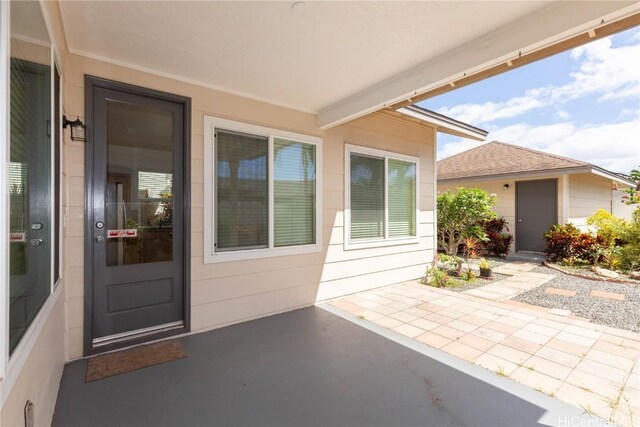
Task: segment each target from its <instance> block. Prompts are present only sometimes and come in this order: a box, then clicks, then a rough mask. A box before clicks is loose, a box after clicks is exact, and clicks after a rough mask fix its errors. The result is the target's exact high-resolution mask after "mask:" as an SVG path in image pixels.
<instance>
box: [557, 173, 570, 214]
mask: <svg viewBox="0 0 640 427" xmlns="http://www.w3.org/2000/svg"><path fill="white" fill-rule="evenodd" d="M560 197H561V199H560V200H559V202H560V206H561V212H562V214H561V215H560V218H559V222H560V224H563V225H564V224H566V223H567V222H569V175H566V174H565V175H562V176H561V177H560Z"/></svg>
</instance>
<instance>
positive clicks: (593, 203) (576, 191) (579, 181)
mask: <svg viewBox="0 0 640 427" xmlns="http://www.w3.org/2000/svg"><path fill="white" fill-rule="evenodd" d="M611 194H612V190H611V181H610V180H608V179H605V178H602V177H599V176H596V175H591V174H577V175H570V176H569V219H568V220H569V222H571V223H572V224H573V225H575V226H576V227H578V228H580V229H582V230H585V231H586V230H587V228H588V227H587V218H588V217H590V216H591V215H593V214H594V213H595V212H596V211H597V210H598V209H604V210H606V211H607V212H611Z"/></svg>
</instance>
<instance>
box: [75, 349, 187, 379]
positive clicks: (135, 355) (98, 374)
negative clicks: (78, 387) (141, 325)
mask: <svg viewBox="0 0 640 427" xmlns="http://www.w3.org/2000/svg"><path fill="white" fill-rule="evenodd" d="M184 357H187V353H186V352H185V351H184V348H182V344H180V343H179V342H177V341H168V342H159V343H155V344H149V345H145V346H142V347H135V348H131V349H129V350H124V351H118V352H116V353H109V354H103V355H101V356H96V357H92V358H91V359H89V362H88V363H87V373H86V375H85V379H84V381H85V382H86V383H89V382H92V381H98V380H101V379H104V378H109V377H113V376H115V375H120V374H126V373H127V372H132V371H137V370H138V369H143V368H148V367H149V366H154V365H159V364H161V363H166V362H171V361H173V360H178V359H182V358H184Z"/></svg>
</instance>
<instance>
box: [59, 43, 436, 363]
mask: <svg viewBox="0 0 640 427" xmlns="http://www.w3.org/2000/svg"><path fill="white" fill-rule="evenodd" d="M69 70H70V72H69V73H67V75H66V76H65V77H66V81H65V84H64V96H65V113H66V114H67V115H70V116H80V117H81V118H83V117H84V87H83V85H84V75H85V74H89V75H95V76H98V77H103V78H107V79H113V80H117V81H121V82H124V83H129V84H134V85H140V86H144V87H149V88H151V89H158V90H162V91H166V92H170V93H175V94H179V95H183V96H189V97H191V99H192V124H191V125H192V126H191V131H192V134H191V180H192V184H191V213H190V217H191V228H192V230H191V263H190V264H191V280H192V282H191V300H192V305H191V321H192V322H191V323H192V330H193V331H195V332H197V331H203V330H207V329H212V328H215V327H220V326H224V325H228V324H232V323H237V322H241V321H244V320H249V319H253V318H257V317H260V316H265V315H269V314H274V313H279V312H283V311H287V310H292V309H294V308H298V307H304V306H309V305H312V304H314V303H315V302H316V301H317V299H318V298H319V297H318V295H320V294H322V295H324V296H323V297H322V298H325V297H326V295H331V296H334V297H335V296H338V295H344V294H348V293H351V292H356V291H358V290H363V289H369V288H374V287H379V286H384V285H387V284H391V283H396V282H401V281H404V280H408V279H415V278H417V277H419V276H421V275H422V274H423V273H424V269H425V267H426V265H427V263H428V262H429V261H430V260H431V259H432V258H433V246H434V245H433V220H434V215H433V209H434V201H433V197H434V176H433V171H434V159H433V151H434V140H435V133H434V131H433V130H432V129H428V128H424V127H418V126H414V125H408V124H404V123H401V122H398V121H395V120H391V119H388V118H384V117H381V116H376V115H371V116H367V117H365V118H361V119H358V120H355V121H352V122H350V123H348V124H345V125H342V126H338V127H336V128H333V129H331V130H329V131H327V132H322V131H321V130H319V129H317V127H316V118H315V116H313V115H310V114H305V113H300V112H296V111H291V110H287V109H286V108H282V107H276V106H272V105H269V104H265V103H261V102H258V101H252V100H247V99H244V98H240V97H237V96H234V95H230V94H225V93H221V92H217V91H215V90H210V89H203V88H200V87H197V86H194V85H190V84H187V83H182V82H176V81H173V80H170V79H166V78H162V77H157V76H149V75H148V74H145V73H141V72H137V71H133V70H129V69H126V68H123V67H119V66H114V65H107V64H104V63H101V62H100V61H96V60H93V59H88V58H83V57H79V56H76V55H70V57H69ZM205 115H213V116H218V117H224V118H229V119H233V120H238V121H243V122H247V123H252V124H257V125H263V126H267V127H273V128H278V129H283V130H287V131H292V132H301V133H304V134H309V135H315V136H321V137H323V171H322V177H323V183H322V184H323V194H322V196H321V197H322V202H323V212H322V215H323V230H322V234H323V235H322V238H323V248H322V250H321V251H320V252H318V253H309V254H302V255H292V256H280V257H273V258H262V259H255V260H245V261H235V262H225V263H215V264H205V263H204V245H203V240H204V213H205V205H204V162H205V159H204V128H203V126H204V116H205ZM345 143H350V144H355V145H361V146H365V147H372V148H377V149H383V150H389V151H392V152H398V153H402V154H407V155H412V156H416V157H419V158H420V177H419V186H420V199H419V208H420V210H421V211H420V213H419V217H418V224H419V225H418V236H419V239H418V240H419V241H418V243H417V244H412V245H399V246H388V247H379V248H367V249H358V250H350V251H345V250H344V215H343V209H344V144H345ZM64 146H65V153H64V161H65V163H64V171H63V172H64V176H65V188H66V191H65V194H64V201H63V204H64V208H65V213H66V214H67V218H68V220H69V222H72V224H70V225H69V226H67V228H66V229H65V246H66V251H67V253H66V260H67V261H66V264H65V266H64V268H65V278H66V283H67V292H66V304H65V306H66V310H67V318H68V319H69V322H68V325H67V328H68V329H67V333H68V337H69V338H68V340H69V357H70V358H71V359H75V358H78V357H81V355H82V331H83V315H84V313H83V310H84V307H83V302H84V277H83V274H84V268H83V263H84V259H83V247H84V226H83V224H84V146H83V144H80V143H75V142H72V141H70V140H68V138H67V140H66V141H65V145H64Z"/></svg>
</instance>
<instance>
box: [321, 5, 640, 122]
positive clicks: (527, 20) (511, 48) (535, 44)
mask: <svg viewBox="0 0 640 427" xmlns="http://www.w3.org/2000/svg"><path fill="white" fill-rule="evenodd" d="M639 11H640V3H638V2H629V1H615V2H607V1H597V2H588V1H587V2H557V3H552V4H550V5H548V6H545V7H544V8H542V9H541V10H540V11H538V12H537V13H533V14H530V15H528V16H525V17H523V18H521V19H519V20H516V21H514V22H512V23H510V24H509V25H507V26H504V27H502V28H499V29H497V30H496V31H494V32H492V33H489V34H487V35H486V36H484V37H480V38H478V39H476V40H474V41H473V42H471V43H468V44H466V45H464V46H461V47H460V48H459V49H455V50H453V51H450V52H448V53H446V54H445V55H443V56H440V57H438V58H434V59H433V60H430V61H427V62H425V63H423V64H421V65H419V66H418V67H415V68H413V69H411V70H408V71H407V72H405V73H402V74H400V75H398V76H396V77H394V78H392V79H390V80H387V81H385V82H382V83H381V84H379V85H377V86H375V87H373V88H370V89H369V90H367V91H364V92H362V93H359V94H356V95H354V96H352V97H350V98H347V99H345V100H343V101H340V102H338V103H336V104H334V105H332V106H330V107H328V108H325V109H323V110H322V111H320V113H319V114H318V126H319V127H320V128H323V129H327V128H330V127H334V126H337V125H339V124H342V123H345V122H348V121H350V120H353V119H355V118H358V117H361V116H363V115H366V114H368V113H371V112H374V111H377V110H380V109H383V108H393V109H396V108H400V107H402V106H405V105H407V104H409V103H415V102H417V101H419V100H423V99H426V98H427V97H432V96H436V95H439V94H441V93H445V92H447V91H449V90H453V89H454V88H458V87H460V86H464V85H467V84H470V83H473V82H476V81H479V80H482V79H485V78H487V77H491V76H494V75H497V74H500V73H502V72H505V71H507V70H509V69H511V68H514V67H518V66H522V65H525V64H526V63H530V62H533V61H537V60H538V59H542V58H546V57H547V56H550V55H553V54H555V53H559V52H562V51H565V50H568V49H571V48H573V47H575V46H579V45H580V44H584V43H587V42H588V41H592V40H594V39H595V38H600V37H605V36H607V35H611V34H614V33H616V32H618V31H622V30H624V29H627V28H630V27H633V26H634V25H638V19H639V15H640V14H639ZM592 36H593V37H592ZM523 58H525V59H523Z"/></svg>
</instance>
